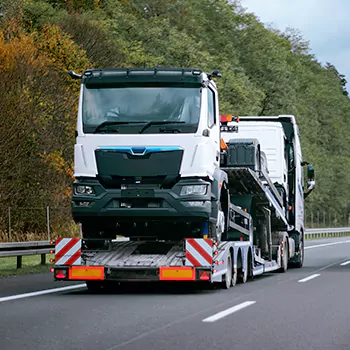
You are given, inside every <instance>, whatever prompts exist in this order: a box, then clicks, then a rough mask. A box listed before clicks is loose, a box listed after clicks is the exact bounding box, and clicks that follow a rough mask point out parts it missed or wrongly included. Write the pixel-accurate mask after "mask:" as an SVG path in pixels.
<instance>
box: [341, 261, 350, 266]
mask: <svg viewBox="0 0 350 350" xmlns="http://www.w3.org/2000/svg"><path fill="white" fill-rule="evenodd" d="M349 264H350V260H348V261H345V262H343V263H342V264H340V265H341V266H345V265H349Z"/></svg>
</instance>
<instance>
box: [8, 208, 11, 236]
mask: <svg viewBox="0 0 350 350" xmlns="http://www.w3.org/2000/svg"><path fill="white" fill-rule="evenodd" d="M8 215H9V233H8V240H9V241H11V207H9V214H8Z"/></svg>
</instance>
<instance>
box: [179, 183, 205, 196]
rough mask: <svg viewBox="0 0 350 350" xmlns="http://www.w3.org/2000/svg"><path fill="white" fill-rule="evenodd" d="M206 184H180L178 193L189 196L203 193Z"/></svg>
mask: <svg viewBox="0 0 350 350" xmlns="http://www.w3.org/2000/svg"><path fill="white" fill-rule="evenodd" d="M207 188H208V185H186V186H182V188H181V192H180V195H181V196H190V195H201V196H203V195H205V194H206V193H207Z"/></svg>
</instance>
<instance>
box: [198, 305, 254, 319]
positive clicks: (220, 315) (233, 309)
mask: <svg viewBox="0 0 350 350" xmlns="http://www.w3.org/2000/svg"><path fill="white" fill-rule="evenodd" d="M255 303H256V301H245V302H244V303H241V304H238V305H236V306H233V307H230V308H229V309H226V310H224V311H221V312H218V313H217V314H215V315H213V316H210V317H207V318H205V319H204V320H202V321H203V322H215V321H217V320H220V319H221V318H223V317H226V316H228V315H230V314H233V313H234V312H237V311H239V310H242V309H244V308H246V307H248V306H250V305H253V304H255Z"/></svg>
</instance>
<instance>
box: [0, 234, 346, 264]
mask: <svg viewBox="0 0 350 350" xmlns="http://www.w3.org/2000/svg"><path fill="white" fill-rule="evenodd" d="M345 236H350V227H334V228H308V229H306V230H305V238H306V239H307V240H310V239H317V238H332V237H345ZM121 240H122V239H121ZM53 249H54V245H52V244H50V241H32V242H9V243H0V258H4V257H17V268H18V269H20V268H21V267H22V257H23V256H27V255H41V264H42V265H45V264H46V255H47V254H50V251H52V250H53ZM0 265H1V262H0Z"/></svg>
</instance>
